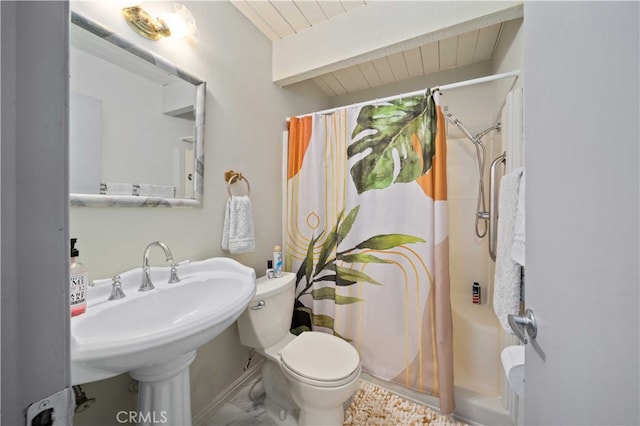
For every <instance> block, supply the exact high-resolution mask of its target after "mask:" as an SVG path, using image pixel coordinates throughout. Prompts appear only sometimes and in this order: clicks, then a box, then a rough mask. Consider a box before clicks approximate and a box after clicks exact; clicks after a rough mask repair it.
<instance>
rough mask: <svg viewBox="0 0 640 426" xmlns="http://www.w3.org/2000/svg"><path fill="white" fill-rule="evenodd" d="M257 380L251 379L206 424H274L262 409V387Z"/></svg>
mask: <svg viewBox="0 0 640 426" xmlns="http://www.w3.org/2000/svg"><path fill="white" fill-rule="evenodd" d="M258 380H260V379H259V378H257V379H253V380H251V381H250V382H249V383H248V384H247V385H245V386H244V387H243V388H242V389H240V390H239V391H238V393H237V394H235V395H234V396H233V398H231V400H230V401H229V402H227V403H226V404H224V405H223V406H222V407H221V408H220V409H219V410H218V411H217V412H216V414H215V415H214V416H213V417H212V418H211V419H210V420H209V422H208V423H207V426H262V425H265V426H275V425H276V423H275V421H273V420H272V419H271V418H270V417H269V415H268V414H267V412H266V411H265V409H264V406H263V403H264V388H263V387H262V382H261V381H260V382H258ZM256 382H257V383H256ZM254 384H255V386H254ZM249 396H251V398H250V397H249Z"/></svg>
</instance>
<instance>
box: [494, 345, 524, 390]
mask: <svg viewBox="0 0 640 426" xmlns="http://www.w3.org/2000/svg"><path fill="white" fill-rule="evenodd" d="M500 358H502V367H503V368H504V373H505V374H506V376H507V381H508V382H509V385H510V386H511V389H513V391H514V392H515V393H517V394H518V396H519V397H522V396H523V395H524V345H516V346H507V347H506V348H504V349H503V350H502V354H501V355H500Z"/></svg>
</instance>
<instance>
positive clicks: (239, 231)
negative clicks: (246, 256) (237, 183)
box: [222, 195, 256, 254]
mask: <svg viewBox="0 0 640 426" xmlns="http://www.w3.org/2000/svg"><path fill="white" fill-rule="evenodd" d="M222 248H223V249H224V250H229V252H230V253H231V254H239V253H247V252H251V251H254V250H255V249H256V243H255V237H254V231H253V209H252V207H251V200H250V199H249V197H248V196H246V195H242V196H236V195H233V196H231V198H229V199H228V200H227V206H226V210H225V215H224V224H223V229H222Z"/></svg>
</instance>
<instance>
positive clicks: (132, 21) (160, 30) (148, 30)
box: [122, 5, 171, 40]
mask: <svg viewBox="0 0 640 426" xmlns="http://www.w3.org/2000/svg"><path fill="white" fill-rule="evenodd" d="M122 17H123V18H124V19H125V21H127V23H128V24H129V26H130V27H131V28H133V30H134V31H135V32H137V33H138V34H140V35H141V36H143V37H146V38H148V39H150V40H160V39H161V38H163V37H169V36H170V35H171V30H170V29H169V26H168V25H167V24H166V22H164V20H162V19H161V18H156V19H153V18H152V17H151V15H149V14H148V13H147V12H146V11H145V10H144V9H142V7H140V6H139V5H136V6H130V7H125V8H123V9H122Z"/></svg>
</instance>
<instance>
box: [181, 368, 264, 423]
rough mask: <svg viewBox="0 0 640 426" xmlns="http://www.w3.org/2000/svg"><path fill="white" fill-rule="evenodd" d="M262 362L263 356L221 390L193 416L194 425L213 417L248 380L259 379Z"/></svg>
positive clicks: (206, 421)
mask: <svg viewBox="0 0 640 426" xmlns="http://www.w3.org/2000/svg"><path fill="white" fill-rule="evenodd" d="M262 364H264V358H261V359H259V360H257V361H256V362H255V364H253V365H252V366H251V367H249V368H248V369H247V371H245V372H244V373H242V375H241V376H240V377H238V378H237V379H236V381H235V382H233V383H231V385H229V386H228V387H227V388H226V389H225V390H223V391H222V392H220V393H219V394H218V395H217V396H216V397H215V398H214V399H213V400H212V401H211V402H210V403H209V404H207V405H206V406H205V407H204V408H203V409H202V410H200V411H199V412H198V413H196V414H195V415H194V416H193V418H192V423H193V425H194V426H204V425H206V424H207V423H208V421H209V420H210V419H211V418H212V417H213V415H214V414H215V413H216V411H218V410H219V409H220V407H222V406H223V405H224V404H225V403H227V402H228V401H229V400H230V399H231V398H232V397H233V396H234V395H235V394H236V393H237V392H238V391H239V390H240V389H242V388H243V387H244V386H245V385H246V384H247V383H248V382H250V381H251V380H253V379H257V378H258V377H259V376H260V373H261V371H262Z"/></svg>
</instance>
